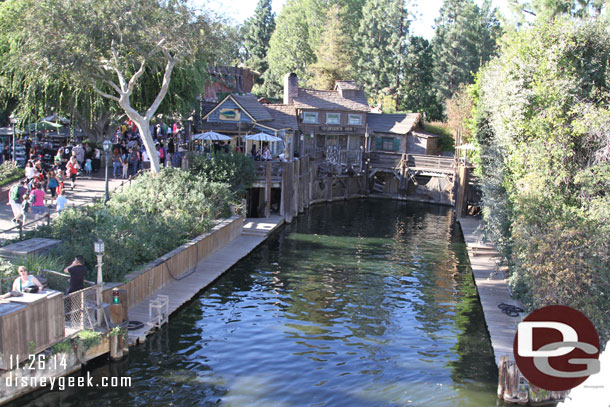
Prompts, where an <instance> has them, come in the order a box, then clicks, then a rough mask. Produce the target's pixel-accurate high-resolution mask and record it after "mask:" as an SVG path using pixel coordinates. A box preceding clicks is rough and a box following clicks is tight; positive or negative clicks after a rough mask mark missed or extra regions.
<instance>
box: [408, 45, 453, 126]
mask: <svg viewBox="0 0 610 407" xmlns="http://www.w3.org/2000/svg"><path fill="white" fill-rule="evenodd" d="M433 66H434V59H433V57H432V45H431V44H430V42H429V41H428V40H426V39H425V38H423V37H417V36H414V37H411V38H410V40H409V46H408V47H407V51H406V57H405V69H404V74H403V80H402V90H401V97H400V105H399V108H400V109H401V110H405V111H410V112H419V113H425V114H426V119H427V120H430V121H433V120H440V119H441V118H442V114H443V107H442V106H441V105H440V103H439V102H438V100H437V99H436V94H435V93H434V91H433V89H434V78H433V75H432V67H433Z"/></svg>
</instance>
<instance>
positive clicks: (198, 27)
mask: <svg viewBox="0 0 610 407" xmlns="http://www.w3.org/2000/svg"><path fill="white" fill-rule="evenodd" d="M6 4H8V6H17V5H18V6H19V8H20V11H21V15H20V16H19V18H17V19H15V21H14V24H13V25H12V26H11V28H12V29H15V30H17V31H16V32H19V35H16V36H14V37H12V40H13V44H12V45H11V50H10V52H8V53H7V54H6V55H5V58H6V61H7V62H9V63H10V65H11V66H13V67H16V68H18V69H19V70H20V72H25V71H27V72H35V73H37V74H38V75H39V76H40V77H45V76H47V77H48V78H50V79H51V80H58V81H66V82H68V81H70V82H71V83H73V84H74V85H73V86H74V88H76V89H88V90H89V91H92V92H95V94H96V95H99V96H101V97H102V98H104V99H106V100H109V101H112V102H114V103H115V104H116V105H117V106H118V107H119V109H120V111H122V112H123V113H124V114H126V115H127V117H128V118H129V119H131V120H132V121H133V122H134V123H135V124H136V126H137V127H138V129H139V131H140V135H141V137H142V140H143V143H144V146H145V148H146V150H147V153H148V155H149V157H150V159H151V169H152V171H153V172H154V173H156V172H158V171H159V161H158V158H157V154H156V151H155V146H154V144H153V140H152V136H151V134H150V127H149V125H150V121H151V119H153V117H154V116H155V114H156V113H157V111H158V109H159V107H160V105H161V103H162V102H163V100H164V98H165V96H166V95H167V93H168V89H169V85H170V81H171V78H172V73H173V72H174V68H175V67H177V66H180V65H184V64H186V65H188V64H189V63H192V62H193V61H194V60H195V59H197V58H199V62H200V63H205V58H204V59H203V60H202V59H201V58H202V56H204V57H205V54H206V51H208V50H210V53H211V54H213V52H212V50H214V49H215V48H218V44H217V36H216V33H217V32H218V31H219V28H220V27H219V26H218V23H217V22H215V21H212V20H210V19H209V18H208V17H207V16H205V15H195V14H194V12H193V11H192V10H191V9H190V8H189V7H188V5H187V4H186V1H183V0H168V1H161V2H160V1H156V0H13V1H8V2H5V5H6ZM196 69H200V68H196ZM151 84H152V86H151ZM154 84H158V87H157V88H156V89H154V91H153V89H151V87H152V88H154Z"/></svg>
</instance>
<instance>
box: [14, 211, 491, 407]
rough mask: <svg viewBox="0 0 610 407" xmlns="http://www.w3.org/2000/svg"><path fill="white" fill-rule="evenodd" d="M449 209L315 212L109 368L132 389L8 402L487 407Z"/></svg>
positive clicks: (468, 279)
mask: <svg viewBox="0 0 610 407" xmlns="http://www.w3.org/2000/svg"><path fill="white" fill-rule="evenodd" d="M450 211H451V209H450V208H446V207H441V206H432V205H419V204H410V203H405V202H397V201H385V200H356V201H349V202H347V203H343V202H342V203H334V204H326V205H319V206H314V207H312V208H310V209H309V211H308V212H307V213H306V214H305V215H302V216H299V217H298V218H296V219H295V220H294V222H293V223H292V224H290V225H286V226H285V227H283V228H282V229H281V230H280V231H279V232H277V233H275V234H273V235H272V236H271V237H270V238H269V239H268V240H267V241H266V242H265V243H263V244H262V245H261V246H259V247H258V248H257V249H256V250H255V251H254V252H253V253H251V254H250V255H249V256H248V257H246V258H245V259H244V260H242V261H240V262H239V263H238V264H237V265H235V266H234V267H233V268H232V269H231V270H230V271H229V272H227V273H226V274H225V275H223V276H222V277H221V278H220V279H219V280H218V281H216V282H215V283H214V284H213V285H212V286H211V287H210V288H208V289H207V290H205V291H203V292H202V293H201V295H200V296H199V297H197V298H195V299H194V300H193V301H192V302H191V303H190V304H189V305H188V306H186V307H184V308H183V309H181V310H180V311H179V312H178V313H177V314H176V315H174V316H173V317H172V319H171V320H170V322H169V324H168V325H167V326H165V327H164V328H163V329H162V330H160V331H158V332H157V333H155V334H154V335H152V336H151V337H149V340H148V341H147V342H146V343H145V344H144V345H140V346H138V347H136V348H132V350H131V352H130V354H129V357H128V358H127V359H125V360H124V361H122V362H119V363H109V362H105V361H102V362H100V361H98V362H95V363H93V364H90V366H88V367H87V369H88V370H86V371H83V372H81V373H79V375H86V374H90V375H92V376H93V378H94V383H99V381H100V379H101V377H102V376H125V377H130V378H131V380H132V383H131V387H128V388H100V387H94V388H70V389H66V390H64V391H47V392H38V393H37V394H34V395H31V396H27V397H26V398H22V399H20V400H17V401H16V402H15V403H14V404H13V405H15V406H17V405H18V406H24V405H26V406H96V407H98V406H168V405H172V406H265V407H267V406H277V407H290V406H367V407H368V406H422V407H423V406H425V407H439V406H444V407H445V406H446V407H449V406H452V407H453V406H465V407H479V406H496V405H497V401H496V395H495V392H496V385H497V371H496V367H495V363H494V359H493V352H492V349H491V345H490V341H489V336H488V332H487V329H486V326H485V322H484V318H483V313H482V310H481V306H480V303H479V299H478V296H477V292H476V288H475V286H474V281H473V277H472V272H471V270H470V267H469V265H468V260H467V255H466V250H465V245H464V242H463V240H462V238H461V234H460V232H459V227H458V228H457V231H454V228H453V227H452V225H451V216H450V215H451V213H450Z"/></svg>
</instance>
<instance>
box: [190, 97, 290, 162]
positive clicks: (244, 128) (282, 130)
mask: <svg viewBox="0 0 610 407" xmlns="http://www.w3.org/2000/svg"><path fill="white" fill-rule="evenodd" d="M197 129H198V131H209V130H213V131H215V132H218V133H222V134H225V135H227V136H231V137H232V140H231V145H233V146H238V147H239V148H240V149H241V150H242V151H244V152H250V150H251V148H252V143H253V142H252V141H247V140H245V136H246V135H248V134H254V133H261V132H262V133H267V134H270V135H272V136H276V137H279V138H281V139H282V141H281V142H272V143H269V146H270V149H271V152H272V154H273V155H278V154H280V153H282V152H287V153H289V152H290V151H293V150H294V149H293V148H292V144H293V143H294V135H295V133H296V132H297V131H298V124H297V120H296V113H295V108H294V107H293V106H285V105H263V104H261V103H260V102H259V101H258V100H257V98H256V96H254V95H252V94H237V93H232V94H229V95H227V96H226V97H225V98H224V99H223V100H222V101H220V102H219V103H218V104H216V106H214V107H213V108H212V109H210V110H209V111H207V112H206V113H205V114H204V115H203V117H202V118H201V120H200V122H199V123H198V124H197ZM254 143H255V144H257V147H260V145H259V144H260V143H259V142H254ZM289 156H290V155H289Z"/></svg>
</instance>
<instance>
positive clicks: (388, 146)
mask: <svg viewBox="0 0 610 407" xmlns="http://www.w3.org/2000/svg"><path fill="white" fill-rule="evenodd" d="M399 149H400V139H398V138H393V137H379V136H377V137H375V150H378V151H398V150H399Z"/></svg>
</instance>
